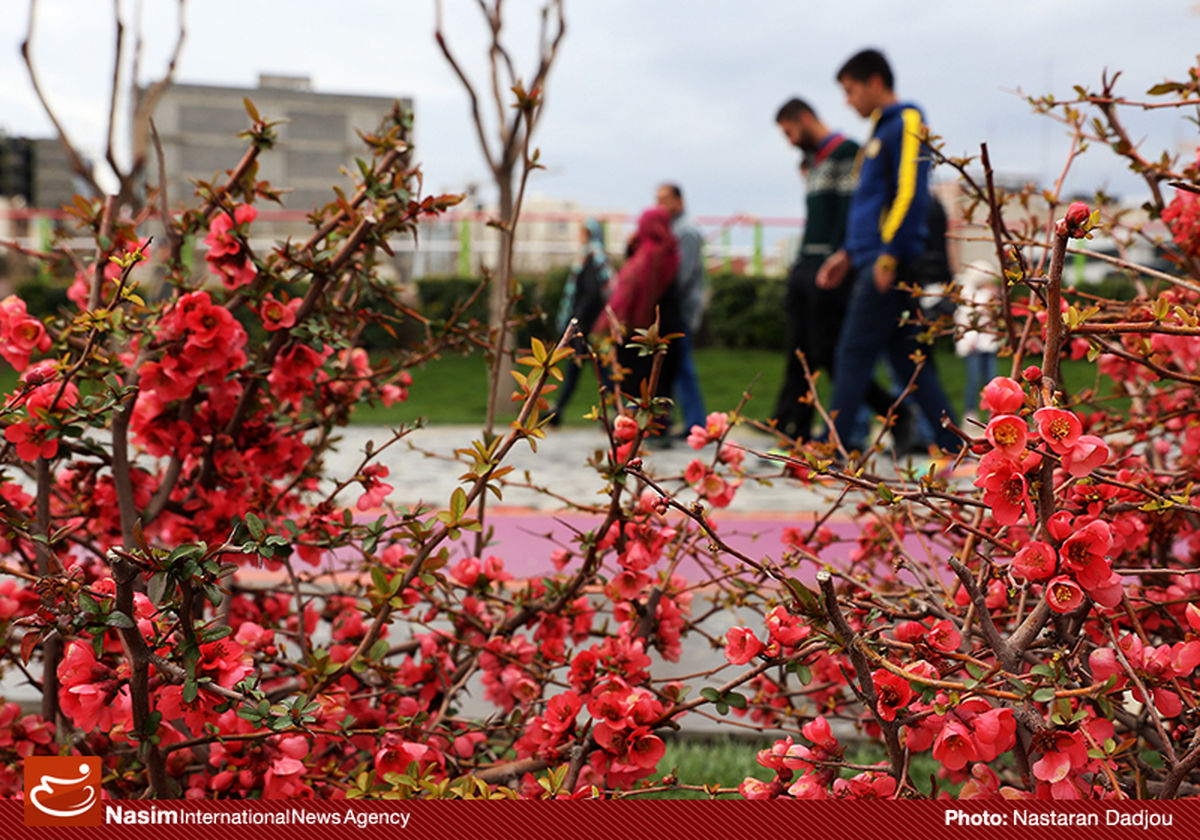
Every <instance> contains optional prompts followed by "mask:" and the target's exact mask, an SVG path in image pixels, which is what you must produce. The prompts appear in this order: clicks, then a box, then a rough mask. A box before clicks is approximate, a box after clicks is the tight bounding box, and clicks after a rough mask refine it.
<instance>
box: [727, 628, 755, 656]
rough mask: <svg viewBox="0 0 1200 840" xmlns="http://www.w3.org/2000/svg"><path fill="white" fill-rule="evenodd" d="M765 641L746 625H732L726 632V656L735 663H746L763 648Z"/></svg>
mask: <svg viewBox="0 0 1200 840" xmlns="http://www.w3.org/2000/svg"><path fill="white" fill-rule="evenodd" d="M763 647H764V646H763V643H762V642H760V641H759V640H758V637H756V636H755V635H754V631H753V630H750V629H749V628H746V627H730V628H729V631H728V632H727V633H726V634H725V658H726V659H727V660H729V661H730V662H731V663H733V664H734V665H745V664H746V663H747V662H749V661H750V660H751V659H753V658H754V657H756V656H758V654H759V653H760V652H762V650H763Z"/></svg>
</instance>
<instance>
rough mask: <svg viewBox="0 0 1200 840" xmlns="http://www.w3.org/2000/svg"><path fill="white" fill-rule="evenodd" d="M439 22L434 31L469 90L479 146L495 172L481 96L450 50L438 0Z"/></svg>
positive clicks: (463, 83)
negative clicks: (443, 29) (481, 105)
mask: <svg viewBox="0 0 1200 840" xmlns="http://www.w3.org/2000/svg"><path fill="white" fill-rule="evenodd" d="M435 9H436V14H437V22H436V23H435V29H434V33H433V37H434V39H435V40H436V41H437V45H438V47H439V48H441V51H442V55H443V56H445V57H446V61H447V62H449V64H450V69H452V70H453V71H454V74H455V75H456V76H458V80H459V81H460V82H462V85H463V87H464V88H465V89H466V91H467V96H468V98H470V100H471V120H472V122H474V123H475V132H476V134H477V135H478V137H479V148H480V150H482V152H483V156H484V158H485V159H486V160H487V165H488V168H489V169H490V170H491V171H492V172H493V173H495V172H496V161H495V159H494V158H493V156H492V149H491V146H490V145H489V144H488V139H487V135H486V134H485V133H484V126H483V116H482V115H481V114H480V113H479V96H478V95H477V94H476V93H475V86H474V85H472V84H471V80H470V79H468V78H467V74H466V73H464V72H463V69H462V67H461V66H460V65H459V63H458V60H457V59H455V57H454V55H453V54H452V53H451V52H450V46H449V44H447V43H446V38H445V36H444V35H443V34H442V4H441V0H438V2H437V4H436V6H435Z"/></svg>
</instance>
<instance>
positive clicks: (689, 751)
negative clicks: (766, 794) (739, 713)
mask: <svg viewBox="0 0 1200 840" xmlns="http://www.w3.org/2000/svg"><path fill="white" fill-rule="evenodd" d="M772 743H774V742H773V740H770V739H767V740H742V739H736V738H730V737H728V736H721V737H714V738H670V739H667V742H666V747H667V750H666V753H664V755H663V757H662V759H661V760H660V761H659V762H658V771H657V772H656V773H655V774H654V775H653V776H651V780H652V781H659V780H661V779H662V778H663V777H664V776H666V775H668V774H670V773H674V774H675V775H676V777H677V778H678V780H679V784H682V785H714V784H715V785H718V786H720V787H722V788H736V787H737V786H738V785H740V784H741V783H742V781H743V780H744V779H745V778H746V777H747V776H754V777H755V778H758V779H762V780H763V781H770V780H771V779H773V778H774V773H773V771H771V770H768V769H766V768H765V767H763V766H762V765H760V764H759V763H758V760H757V756H758V751H759V750H762V749H767V748H769V747H770V746H771V744H772ZM884 757H885V753H884V750H883V746H882V745H879V744H871V743H866V742H862V743H851V744H848V745H847V749H846V756H845V758H846V761H847V762H848V763H850V764H856V765H871V764H874V763H876V762H878V761H881V760H883V758H884ZM938 767H939V765H938V763H937V762H936V761H934V760H933V757H932V756H930V755H929V754H928V753H918V754H916V755H914V756H913V757H912V764H911V765H910V768H909V772H910V775H911V778H912V780H913V784H914V785H916V787H917V788H918V789H919V790H920V791H921V792H922V793H924V794H926V795H929V794H930V793H931V792H932V790H933V786H932V783H931V781H930V776H932V775H935V774H936V773H937V771H938ZM840 775H842V776H843V777H849V776H851V775H853V772H851V771H842V773H841V774H840ZM942 786H943V787H946V788H948V789H950V790H956V789H957V787H958V785H947V784H946V783H945V782H943V783H942ZM639 798H650V799H707V798H708V794H706V793H703V792H701V791H687V790H677V791H663V792H659V793H652V794H646V796H645V797H639ZM726 798H729V797H728V796H727V797H726ZM732 798H735V799H740V798H741V797H740V796H739V795H737V794H733V795H732Z"/></svg>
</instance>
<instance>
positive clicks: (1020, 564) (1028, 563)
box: [1012, 540, 1058, 582]
mask: <svg viewBox="0 0 1200 840" xmlns="http://www.w3.org/2000/svg"><path fill="white" fill-rule="evenodd" d="M1057 567H1058V554H1057V553H1056V552H1055V551H1054V548H1053V546H1051V545H1049V544H1047V543H1044V542H1042V541H1041V540H1035V541H1034V542H1031V543H1029V544H1028V545H1026V546H1025V547H1024V548H1022V549H1021V550H1020V551H1018V552H1017V556H1016V557H1014V558H1013V562H1012V570H1013V571H1014V572H1016V573H1017V574H1019V575H1020V576H1021V577H1023V578H1025V579H1026V580H1031V581H1035V582H1036V581H1043V580H1046V579H1047V578H1049V577H1050V576H1051V575H1053V574H1054V572H1055V570H1056V569H1057Z"/></svg>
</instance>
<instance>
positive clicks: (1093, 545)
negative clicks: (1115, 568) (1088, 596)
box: [1059, 519, 1112, 589]
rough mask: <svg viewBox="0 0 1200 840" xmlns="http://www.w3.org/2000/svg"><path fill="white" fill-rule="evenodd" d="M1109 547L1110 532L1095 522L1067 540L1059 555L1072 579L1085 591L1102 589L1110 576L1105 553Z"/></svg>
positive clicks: (1100, 523)
mask: <svg viewBox="0 0 1200 840" xmlns="http://www.w3.org/2000/svg"><path fill="white" fill-rule="evenodd" d="M1111 548H1112V529H1111V528H1109V527H1108V523H1106V522H1101V521H1100V520H1098V519H1097V520H1095V521H1093V522H1089V523H1088V524H1087V525H1085V526H1084V527H1082V528H1080V529H1079V530H1078V531H1076V532H1075V533H1074V534H1072V535H1071V536H1070V537H1068V538H1067V539H1066V541H1065V542H1063V544H1062V548H1061V549H1060V551H1059V553H1060V555H1061V556H1062V558H1063V562H1064V563H1066V566H1067V568H1068V569H1070V570H1071V571H1072V572H1073V573H1074V574H1075V579H1076V580H1077V581H1079V584H1080V585H1081V586H1083V587H1084V588H1085V589H1091V588H1092V587H1101V586H1104V585H1105V584H1107V583H1108V580H1109V578H1110V577H1112V566H1110V565H1109V562H1108V556H1107V555H1108V552H1109V549H1111Z"/></svg>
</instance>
